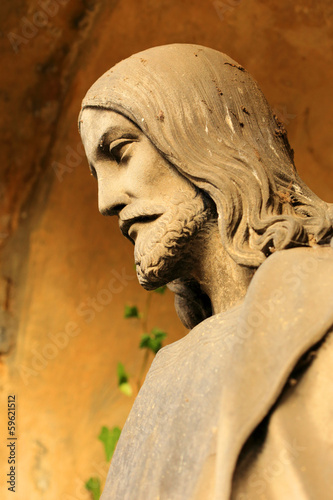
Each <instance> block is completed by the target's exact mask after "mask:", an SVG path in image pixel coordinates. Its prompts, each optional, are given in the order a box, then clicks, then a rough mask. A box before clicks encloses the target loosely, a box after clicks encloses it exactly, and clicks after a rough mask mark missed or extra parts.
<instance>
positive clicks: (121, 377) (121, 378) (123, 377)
mask: <svg viewBox="0 0 333 500" xmlns="http://www.w3.org/2000/svg"><path fill="white" fill-rule="evenodd" d="M117 375H118V387H119V390H120V391H121V392H122V393H123V394H125V395H126V396H132V393H133V390H132V386H131V384H130V383H129V380H128V379H129V376H128V374H127V372H126V370H125V367H124V365H123V364H122V363H120V362H119V363H118V365H117Z"/></svg>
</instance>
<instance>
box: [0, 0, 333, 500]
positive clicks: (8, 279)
mask: <svg viewBox="0 0 333 500" xmlns="http://www.w3.org/2000/svg"><path fill="white" fill-rule="evenodd" d="M51 3H52V2H51ZM58 4H59V10H58V12H57V14H56V15H55V16H53V17H51V16H50V19H49V22H48V23H47V25H46V26H45V27H42V28H39V29H38V31H37V33H36V35H34V36H32V37H31V38H30V39H28V43H22V44H20V45H19V47H18V48H19V51H18V52H17V53H15V52H14V51H13V48H12V46H11V43H10V41H9V40H8V34H9V33H16V34H18V35H22V25H21V23H22V19H23V18H27V19H28V20H30V21H31V20H32V19H33V16H34V14H35V13H36V12H38V11H40V10H41V6H40V2H38V1H35V0H33V1H29V2H27V1H23V0H12V1H11V2H3V3H2V4H1V6H0V14H1V27H0V29H1V38H0V50H1V57H2V67H3V71H2V73H1V89H0V92H1V94H0V98H1V109H2V114H1V117H0V122H1V142H2V146H1V150H0V156H1V167H0V193H1V216H0V217H1V219H0V225H1V229H0V233H1V236H0V237H1V240H0V241H1V255H0V259H1V279H0V299H1V305H0V315H1V339H0V341H1V346H2V347H1V349H2V352H3V353H7V354H5V355H4V356H2V358H1V359H2V364H1V377H2V383H3V393H2V397H3V398H6V395H7V393H8V392H10V391H13V390H14V391H16V393H17V394H18V395H19V396H20V401H21V408H22V410H21V412H20V443H21V445H20V446H21V449H22V450H23V449H24V450H25V451H24V454H23V453H22V454H20V455H19V470H20V483H19V487H22V488H23V486H24V489H22V490H21V491H19V495H20V494H21V495H25V497H31V498H34V499H35V498H36V500H39V499H42V498H43V497H45V496H46V497H47V498H48V499H49V500H53V499H57V500H58V499H59V498H60V497H63V498H66V495H67V496H69V497H70V496H72V497H74V498H77V499H81V498H82V499H84V498H87V499H88V498H89V495H88V493H87V492H85V491H84V489H83V488H82V484H83V482H84V481H85V480H86V479H87V478H88V477H89V476H90V475H91V474H96V473H97V472H96V463H98V464H100V463H103V464H104V458H103V452H102V449H101V446H100V443H99V442H98V441H97V439H96V434H97V433H98V431H99V428H100V425H102V424H108V425H113V424H119V423H120V424H121V422H122V421H123V420H124V418H125V416H126V414H127V412H128V410H129V407H130V405H131V402H130V401H127V400H126V401H124V400H117V401H116V403H114V402H113V396H114V394H115V391H116V388H115V377H114V373H115V369H114V368H115V364H116V362H117V360H119V359H121V360H124V361H126V359H127V358H126V356H127V355H129V358H128V362H127V363H128V365H129V366H131V367H133V371H135V369H136V368H135V367H136V366H137V363H139V362H140V360H137V347H136V342H134V345H133V338H134V336H135V334H136V329H135V327H134V326H127V328H128V335H127V334H126V335H124V332H123V328H124V324H123V321H122V318H121V316H122V315H121V310H122V307H123V305H124V303H125V302H134V303H138V304H139V305H140V304H142V301H143V300H144V298H143V297H142V294H141V292H140V289H139V286H138V285H135V284H133V283H134V280H132V281H131V286H129V287H126V288H125V289H124V292H123V294H121V295H119V296H115V298H114V305H112V304H111V305H110V306H109V307H105V308H104V309H103V311H102V312H100V313H98V314H96V316H95V318H94V320H93V322H92V323H89V324H88V323H85V321H84V318H86V316H85V317H78V315H77V313H76V308H77V307H78V306H79V305H80V304H81V303H82V301H84V300H86V298H87V297H95V296H97V293H98V292H99V290H100V289H101V288H104V287H105V286H106V284H107V283H108V281H109V276H107V277H106V275H105V269H110V272H111V269H113V268H117V269H119V268H121V269H122V267H125V268H126V269H127V271H128V273H129V274H130V273H131V272H132V255H131V250H130V248H128V245H126V243H127V242H123V241H122V237H121V234H120V233H117V228H116V223H115V222H110V221H105V220H103V218H102V217H99V216H98V213H97V210H96V193H95V186H94V184H93V183H89V182H87V179H88V174H87V167H86V160H85V159H84V157H83V154H82V149H80V146H79V142H80V139H79V136H78V134H77V124H76V120H77V109H78V107H79V105H80V101H81V99H82V96H83V95H84V94H85V92H86V90H87V89H88V88H89V86H90V85H91V84H92V83H93V82H94V81H95V80H96V78H97V77H99V75H100V74H102V73H103V72H104V71H105V70H107V69H108V68H109V67H110V66H112V65H113V64H115V63H116V62H117V61H119V60H120V59H122V58H125V57H128V56H129V55H130V54H132V53H135V52H137V51H139V50H143V49H145V48H147V47H150V46H154V45H161V44H164V43H172V42H187V43H200V44H203V45H207V46H211V47H214V48H216V49H218V50H221V51H223V52H226V53H228V54H229V55H231V56H232V57H233V58H234V59H236V60H238V61H239V62H240V63H241V64H243V65H244V66H245V67H246V68H247V69H248V70H249V72H250V73H251V74H252V75H254V76H255V78H256V79H257V80H258V81H260V84H261V87H262V89H263V90H264V92H265V94H266V96H267V98H268V100H269V102H270V104H271V105H272V107H273V108H275V109H276V111H277V112H278V114H279V116H280V118H281V119H282V120H283V121H284V122H285V124H286V126H287V129H288V134H289V138H290V140H291V144H292V146H293V147H294V148H295V151H296V161H297V166H298V170H299V172H300V173H301V176H302V177H303V178H304V180H305V181H306V182H307V183H308V184H309V185H310V186H311V187H312V188H313V189H314V191H315V192H316V193H318V194H319V195H320V196H321V197H323V198H324V199H325V200H327V201H333V195H332V192H333V177H332V170H331V165H332V158H333V153H332V141H331V130H332V116H333V115H332V112H331V108H332V99H331V81H332V78H333V74H332V72H333V69H332V65H331V60H332V22H331V20H332V10H331V3H330V1H329V0H327V1H323V0H321V1H320V2H315V1H310V0H309V1H307V2H306V3H304V2H303V4H302V5H296V4H293V3H290V2H277V1H275V0H274V1H273V0H270V1H268V2H263V1H262V2H261V1H260V2H258V1H254V0H253V1H252V0H251V1H247V2H245V1H242V2H228V1H226V2H220V3H219V4H217V6H216V7H215V6H214V3H213V2H205V3H203V2H201V1H199V0H185V1H182V2H176V1H175V0H169V1H163V2H152V1H148V0H147V1H146V0H145V1H143V2H137V1H134V0H125V1H122V2H110V1H98V2H88V1H81V0H70V1H68V2H67V3H66V2H63V3H62V5H60V4H61V2H60V1H59V2H58ZM219 14H220V17H219ZM68 148H70V149H68ZM77 148H79V149H78V151H79V152H78V155H79V158H77V157H76V160H75V157H74V158H73V157H71V156H68V155H69V154H70V153H71V154H72V155H73V151H74V152H77ZM54 162H56V164H57V165H58V166H59V165H62V166H64V167H65V170H61V167H60V170H58V172H59V175H60V174H61V172H64V173H63V176H61V175H60V178H62V182H60V180H59V179H58V177H57V175H56V171H55V169H54V168H53V166H52V165H54ZM75 165H76V166H75ZM115 231H116V232H115ZM96 241H98V243H99V250H98V252H97V251H96ZM133 276H134V274H133ZM165 300H166V301H165V305H164V306H163V310H159V311H157V310H156V311H155V313H154V314H155V316H154V317H153V318H152V324H155V323H156V322H157V320H158V319H159V318H161V317H162V318H163V320H162V323H163V326H164V327H165V329H166V330H167V331H168V332H169V335H170V340H175V339H176V338H178V337H179V336H181V335H182V334H183V333H184V332H185V330H184V329H182V328H181V327H179V326H178V325H179V323H177V320H176V319H175V317H171V313H170V310H171V308H172V297H171V294H170V296H169V297H166V299H165ZM168 306H169V309H168ZM69 321H76V322H78V324H79V326H80V327H81V329H82V330H81V333H80V335H79V336H78V337H77V338H73V339H71V340H70V342H69V344H68V347H67V348H66V349H65V350H62V351H61V353H60V355H58V356H57V357H56V358H55V359H54V360H49V362H48V365H47V367H46V368H45V369H44V370H42V371H41V372H40V373H38V376H36V377H34V376H32V377H31V378H30V383H29V385H28V386H26V385H25V384H24V382H23V380H22V378H21V377H20V375H19V372H18V371H17V368H18V367H19V366H20V365H24V366H27V367H31V363H32V359H33V354H32V352H31V349H34V348H36V349H37V350H39V349H40V348H43V347H44V346H45V345H46V344H48V343H49V337H47V335H48V333H51V335H54V334H56V333H58V332H62V331H63V329H64V327H65V326H66V324H67V323H68V322H69ZM159 324H160V321H159ZM115 344H116V345H117V350H116V349H115V347H114V346H115ZM88 366H90V367H91V368H90V369H88V368H87V367H88ZM110 380H111V386H112V389H109V388H110ZM55 381H56V382H55ZM96 394H101V396H97V395H96ZM97 399H98V402H97V403H98V404H97V403H96V400H97ZM4 404H5V403H3V401H2V402H1V407H2V408H5V406H4ZM98 406H99V408H100V410H97V407H98ZM36 408H37V409H38V411H36ZM0 413H1V419H5V414H4V412H0ZM82 415H88V416H87V418H86V420H85V421H82ZM110 415H112V419H111V417H110ZM111 420H112V421H111ZM81 421H82V423H81V424H78V422H81ZM1 428H2V429H5V428H6V421H5V420H2V421H1ZM55 432H56V433H57V439H56V440H55V438H54V433H55ZM46 450H48V451H46ZM69 450H71V453H69ZM59 457H61V460H60V459H59ZM5 463H6V460H5V459H3V458H2V456H1V458H0V465H1V467H3V464H5ZM2 472H4V473H5V472H6V470H5V469H1V473H2ZM104 475H105V469H104Z"/></svg>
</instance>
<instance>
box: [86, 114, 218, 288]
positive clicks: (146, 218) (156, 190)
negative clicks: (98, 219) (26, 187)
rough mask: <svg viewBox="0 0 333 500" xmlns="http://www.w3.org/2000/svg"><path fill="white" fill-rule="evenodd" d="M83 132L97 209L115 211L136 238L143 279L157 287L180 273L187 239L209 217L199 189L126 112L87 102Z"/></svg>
mask: <svg viewBox="0 0 333 500" xmlns="http://www.w3.org/2000/svg"><path fill="white" fill-rule="evenodd" d="M81 136H82V141H83V144H84V148H85V151H86V155H87V158H88V161H89V165H90V169H91V172H92V174H93V175H94V176H95V177H96V178H97V180H98V199H99V210H100V212H101V213H102V214H103V215H117V216H118V218H119V226H120V229H121V231H122V233H123V234H124V236H126V237H127V238H129V239H130V240H131V241H132V242H133V243H134V244H135V251H134V256H135V263H136V268H137V274H138V278H139V281H140V283H141V285H142V286H144V288H146V289H154V288H156V287H158V286H161V285H162V284H165V283H168V282H169V281H172V280H173V279H176V278H178V277H179V275H180V267H181V264H180V260H181V258H182V257H183V256H184V255H185V254H186V251H187V250H188V243H189V241H190V240H191V238H192V237H193V236H194V235H195V234H196V233H197V232H198V231H199V230H200V229H201V228H202V227H203V225H204V224H205V222H206V221H207V220H208V218H209V213H210V212H209V210H208V209H207V207H206V205H205V202H204V199H203V197H202V196H201V194H200V193H199V192H198V191H197V189H196V188H195V186H193V185H192V184H191V183H190V182H189V181H188V180H187V179H186V178H185V177H183V176H182V175H181V174H180V173H179V172H178V171H177V170H176V169H175V167H174V166H173V165H171V164H170V163H169V162H168V161H167V160H166V159H165V158H164V157H163V156H162V155H161V154H160V153H159V151H158V150H157V149H156V148H155V146H154V145H153V144H152V143H151V142H150V140H149V139H148V138H147V137H146V136H145V135H144V133H143V132H142V131H141V130H140V129H139V128H138V127H137V126H136V125H135V124H134V123H132V122H131V121H130V120H128V119H127V118H125V117H124V116H123V115H120V114H118V113H115V112H113V111H109V110H104V109H98V108H85V109H84V111H83V113H82V121H81ZM180 248H181V252H180V251H179V249H180Z"/></svg>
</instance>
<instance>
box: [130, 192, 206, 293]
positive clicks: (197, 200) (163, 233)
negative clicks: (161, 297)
mask: <svg viewBox="0 0 333 500" xmlns="http://www.w3.org/2000/svg"><path fill="white" fill-rule="evenodd" d="M213 217H215V214H214V210H213V208H212V207H211V206H208V202H207V201H206V199H205V198H204V197H203V196H202V194H201V193H199V192H198V191H196V192H193V194H192V193H184V192H181V193H180V192H177V193H175V195H174V198H173V200H172V204H171V208H170V207H168V210H167V211H166V212H165V213H164V214H163V215H161V216H160V217H159V218H158V219H157V220H156V221H155V222H154V223H153V224H150V225H149V229H147V231H146V232H144V231H142V233H143V234H142V233H141V236H140V235H138V237H137V239H136V242H135V250H134V258H135V264H136V272H137V276H138V280H139V283H140V285H141V286H143V287H144V288H145V289H146V290H152V289H155V288H157V287H159V286H162V285H165V284H167V283H169V282H170V281H172V280H174V279H175V276H177V274H178V272H179V271H178V269H177V268H178V266H179V264H180V262H181V261H182V262H184V255H186V253H187V251H188V249H189V248H188V247H189V243H190V241H192V240H193V237H195V236H196V235H197V234H198V233H199V232H200V231H201V230H202V229H203V228H204V226H205V225H206V223H207V222H208V221H210V220H211V219H212V218H213Z"/></svg>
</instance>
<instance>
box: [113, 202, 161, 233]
mask: <svg viewBox="0 0 333 500" xmlns="http://www.w3.org/2000/svg"><path fill="white" fill-rule="evenodd" d="M166 210H167V208H166V207H165V206H164V205H162V204H160V203H151V202H149V201H142V200H141V201H139V202H135V203H133V205H132V204H130V205H126V207H125V208H123V209H122V210H121V211H120V212H119V215H118V217H119V227H120V230H121V232H122V233H123V235H124V236H126V237H127V238H129V236H128V230H129V228H130V227H131V225H132V224H134V223H135V222H148V221H152V220H155V219H157V218H158V217H160V216H161V215H163V214H164V213H165V212H166ZM129 239H131V238H129Z"/></svg>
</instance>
